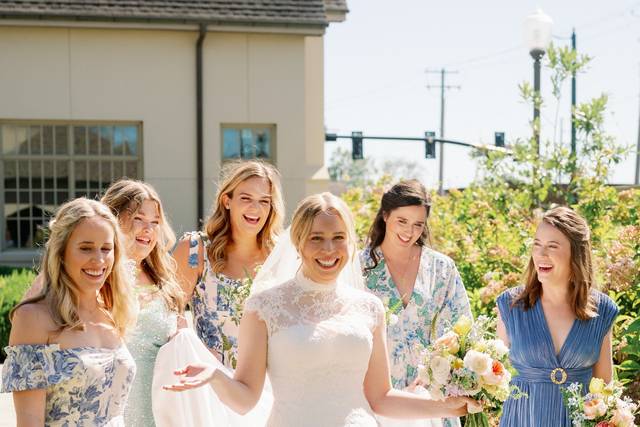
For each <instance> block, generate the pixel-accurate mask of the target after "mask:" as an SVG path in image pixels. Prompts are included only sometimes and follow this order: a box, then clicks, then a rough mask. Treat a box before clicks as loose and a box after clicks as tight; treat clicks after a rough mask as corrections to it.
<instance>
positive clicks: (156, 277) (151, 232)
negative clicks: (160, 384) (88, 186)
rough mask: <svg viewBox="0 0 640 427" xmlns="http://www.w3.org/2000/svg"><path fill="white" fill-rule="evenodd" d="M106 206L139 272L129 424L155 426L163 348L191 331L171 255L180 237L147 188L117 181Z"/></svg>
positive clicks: (131, 344)
mask: <svg viewBox="0 0 640 427" xmlns="http://www.w3.org/2000/svg"><path fill="white" fill-rule="evenodd" d="M101 201H102V203H103V204H105V205H106V206H107V207H108V208H109V209H111V212H112V213H113V214H114V215H115V216H116V217H117V218H118V220H119V223H120V228H121V230H122V232H123V235H124V240H125V242H126V248H127V256H128V258H129V263H130V265H129V267H133V269H134V270H135V273H134V274H135V286H134V292H135V294H136V295H137V297H138V304H139V312H138V320H137V322H136V327H135V328H134V330H133V332H132V333H131V335H130V336H129V337H127V346H128V348H129V351H131V354H132V355H133V358H134V359H135V361H136V365H137V374H136V379H135V381H134V383H133V387H132V389H131V393H130V396H129V403H128V405H127V409H126V411H125V422H126V424H127V425H131V426H138V427H144V426H153V425H154V417H153V411H152V401H151V396H152V393H151V391H152V390H151V385H152V381H153V370H154V365H155V362H156V357H157V355H158V349H159V348H160V347H161V346H162V345H164V344H165V343H166V342H167V341H168V340H169V339H170V338H171V337H172V336H173V335H174V334H175V332H176V330H177V329H178V328H182V327H185V326H186V321H185V320H184V317H182V315H181V313H182V308H183V299H184V297H183V293H182V289H181V288H180V285H178V283H177V281H176V278H175V262H174V260H173V259H172V258H171V255H170V254H169V250H170V249H171V248H172V247H173V245H174V244H175V241H176V238H175V234H174V233H173V230H172V229H171V227H170V225H169V223H168V221H167V219H166V217H165V214H164V210H163V208H162V202H161V201H160V197H159V196H158V193H157V192H156V191H155V189H154V188H153V187H152V186H151V185H149V184H147V183H144V182H141V181H135V180H130V179H123V180H120V181H117V182H115V183H114V184H112V185H111V187H109V189H107V191H106V193H105V194H104V196H103V197H102V199H101Z"/></svg>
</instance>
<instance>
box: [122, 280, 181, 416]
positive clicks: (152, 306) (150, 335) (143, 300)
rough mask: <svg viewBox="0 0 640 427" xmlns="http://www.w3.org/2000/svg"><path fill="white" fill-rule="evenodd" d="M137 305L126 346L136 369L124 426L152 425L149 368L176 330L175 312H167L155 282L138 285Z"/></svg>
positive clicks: (150, 375) (151, 373)
mask: <svg viewBox="0 0 640 427" xmlns="http://www.w3.org/2000/svg"><path fill="white" fill-rule="evenodd" d="M137 289H140V290H139V291H138V301H139V303H140V309H139V312H138V320H137V323H136V327H135V329H134V330H133V332H132V333H131V335H130V336H129V338H128V340H127V347H128V348H129V351H130V352H131V355H132V356H133V359H134V360H135V362H136V366H137V373H136V378H135V381H134V382H133V386H132V388H131V393H130V394H129V403H128V404H127V407H126V409H125V413H124V418H125V423H126V425H127V426H134V427H147V426H155V423H154V421H153V410H152V406H151V384H152V382H153V368H154V366H155V363H156V356H157V355H158V350H160V347H162V346H163V345H164V344H165V343H166V342H167V341H168V340H169V338H170V337H171V336H172V335H173V334H174V333H175V331H176V314H175V313H173V312H171V311H170V310H169V309H168V307H167V305H166V303H165V301H164V299H163V298H162V296H161V294H160V292H158V290H157V288H155V286H151V285H149V286H144V287H143V286H141V285H138V288H137Z"/></svg>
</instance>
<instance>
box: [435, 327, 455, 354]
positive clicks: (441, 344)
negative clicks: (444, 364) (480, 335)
mask: <svg viewBox="0 0 640 427" xmlns="http://www.w3.org/2000/svg"><path fill="white" fill-rule="evenodd" d="M434 344H435V346H436V347H437V348H441V349H443V350H446V351H447V352H449V354H455V353H457V352H458V350H460V341H459V340H458V335H456V333H455V332H453V331H449V332H447V333H446V334H444V335H443V336H441V337H440V338H438V339H437V340H436V342H435V343H434Z"/></svg>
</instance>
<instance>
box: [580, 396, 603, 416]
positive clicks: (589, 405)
mask: <svg viewBox="0 0 640 427" xmlns="http://www.w3.org/2000/svg"><path fill="white" fill-rule="evenodd" d="M606 413H607V405H605V403H604V400H602V399H600V398H595V399H591V400H588V401H586V402H584V417H585V418H586V419H588V420H594V419H596V418H597V417H601V416H603V415H604V414H606Z"/></svg>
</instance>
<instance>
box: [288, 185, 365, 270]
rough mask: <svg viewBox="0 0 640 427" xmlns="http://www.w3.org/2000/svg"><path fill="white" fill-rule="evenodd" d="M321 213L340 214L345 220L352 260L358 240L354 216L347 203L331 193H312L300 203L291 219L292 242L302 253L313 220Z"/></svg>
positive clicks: (350, 258)
mask: <svg viewBox="0 0 640 427" xmlns="http://www.w3.org/2000/svg"><path fill="white" fill-rule="evenodd" d="M321 213H328V214H333V215H338V216H339V217H340V218H341V219H342V221H343V222H344V224H345V226H346V228H347V238H348V239H349V260H350V261H351V260H352V259H353V257H354V256H355V252H356V242H357V237H356V232H355V226H354V222H353V217H352V215H351V211H350V210H349V207H348V206H347V204H346V203H345V202H344V201H343V200H342V199H341V198H339V197H337V196H334V195H333V194H331V193H327V192H324V193H320V194H312V195H311V196H307V197H305V198H304V199H303V200H302V201H301V202H300V203H299V204H298V207H297V208H296V211H295V213H294V214H293V219H292V220H291V231H290V233H291V243H293V246H294V247H295V248H296V250H297V251H298V253H300V251H301V249H302V246H303V245H304V242H305V241H306V240H307V238H308V237H309V234H310V233H311V228H312V226H313V220H314V219H315V218H316V217H317V216H318V215H319V214H321Z"/></svg>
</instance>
